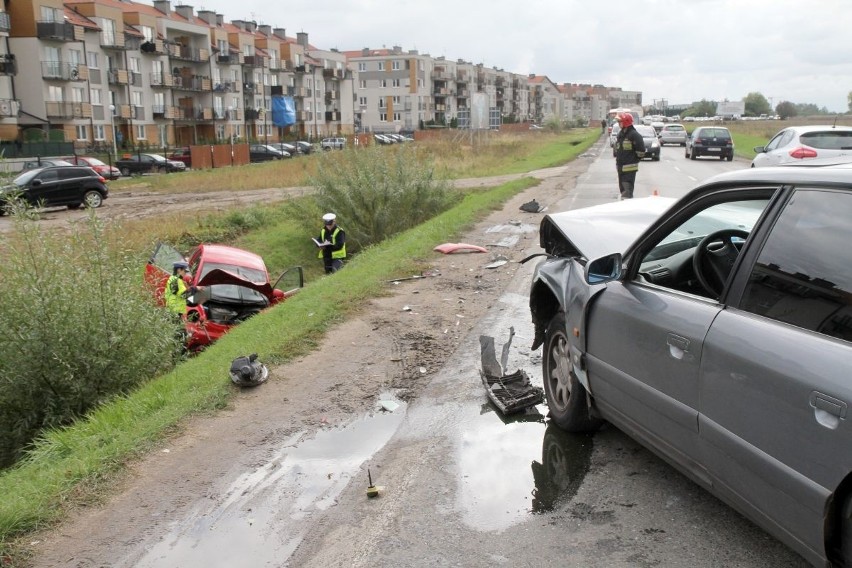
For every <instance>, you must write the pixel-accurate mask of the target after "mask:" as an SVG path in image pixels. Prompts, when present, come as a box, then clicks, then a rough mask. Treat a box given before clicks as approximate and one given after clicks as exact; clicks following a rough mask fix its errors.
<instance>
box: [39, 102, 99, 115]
mask: <svg viewBox="0 0 852 568" xmlns="http://www.w3.org/2000/svg"><path fill="white" fill-rule="evenodd" d="M44 107H45V114H46V115H47V117H48V118H91V116H92V105H91V104H89V103H67V102H53V101H47V102H46V103H44Z"/></svg>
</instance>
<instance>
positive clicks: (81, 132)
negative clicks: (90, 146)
mask: <svg viewBox="0 0 852 568" xmlns="http://www.w3.org/2000/svg"><path fill="white" fill-rule="evenodd" d="M74 130H75V131H76V134H77V140H88V139H89V127H88V126H86V125H85V124H78V125H77V126H75V127H74Z"/></svg>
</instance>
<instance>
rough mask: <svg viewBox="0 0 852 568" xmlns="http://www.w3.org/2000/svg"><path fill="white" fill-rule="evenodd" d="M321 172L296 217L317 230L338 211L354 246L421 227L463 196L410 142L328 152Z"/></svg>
mask: <svg viewBox="0 0 852 568" xmlns="http://www.w3.org/2000/svg"><path fill="white" fill-rule="evenodd" d="M317 170H318V171H317V174H316V176H314V178H313V179H311V185H313V186H314V187H315V189H316V193H315V194H314V196H313V199H312V200H305V201H304V202H299V203H294V205H293V206H294V207H296V208H298V209H299V211H298V212H297V218H299V219H301V220H302V221H303V222H304V223H305V229H306V231H308V234H314V233H318V232H319V229H320V218H321V216H322V214H323V213H326V212H329V211H331V212H334V213H336V214H337V215H338V216H339V217H340V224H341V226H342V227H343V228H344V229H345V230H346V240H347V242H348V243H351V244H352V245H353V248H355V249H359V248H365V247H367V246H369V245H372V244H375V243H378V242H381V241H383V240H384V239H386V238H388V237H390V236H393V235H396V234H398V233H401V232H402V231H405V230H407V229H410V228H411V227H413V226H415V225H419V224H420V223H422V222H423V221H425V220H427V219H431V218H432V217H434V216H435V215H437V214H439V213H441V212H443V211H446V210H447V209H449V208H450V207H451V206H452V205H453V204H454V203H456V202H457V201H458V199H459V195H458V194H457V193H456V192H453V191H450V189H451V186H450V183H449V182H448V181H447V180H439V179H436V178H435V176H434V175H433V169H432V167H431V165H430V164H428V163H426V162H425V160H419V159H418V157H417V150H416V148H415V147H414V146H411V145H404V146H394V147H390V148H385V147H381V146H378V145H375V146H368V147H366V148H359V149H357V150H351V151H346V152H326V153H324V154H323V155H322V156H321V157H320V163H319V167H318V169H317Z"/></svg>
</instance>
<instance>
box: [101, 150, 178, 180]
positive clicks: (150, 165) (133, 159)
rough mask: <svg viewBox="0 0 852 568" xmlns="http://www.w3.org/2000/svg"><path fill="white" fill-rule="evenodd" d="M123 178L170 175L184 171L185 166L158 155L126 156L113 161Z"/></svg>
mask: <svg viewBox="0 0 852 568" xmlns="http://www.w3.org/2000/svg"><path fill="white" fill-rule="evenodd" d="M115 166H116V167H117V168H118V169H119V171H120V172H121V175H123V176H129V175H133V174H146V173H157V172H159V173H172V172H183V171H186V164H184V163H183V162H179V161H177V160H169V159H167V158H164V157H163V156H160V155H159V154H128V155H126V157H124V158H121V159H120V160H116V161H115Z"/></svg>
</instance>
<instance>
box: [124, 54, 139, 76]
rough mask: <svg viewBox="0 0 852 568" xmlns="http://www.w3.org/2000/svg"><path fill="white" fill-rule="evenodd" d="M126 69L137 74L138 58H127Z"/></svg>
mask: <svg viewBox="0 0 852 568" xmlns="http://www.w3.org/2000/svg"><path fill="white" fill-rule="evenodd" d="M127 63H128V67H130V70H131V71H132V72H133V73H139V58H138V57H128V58H127Z"/></svg>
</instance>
